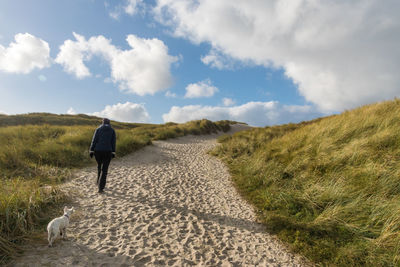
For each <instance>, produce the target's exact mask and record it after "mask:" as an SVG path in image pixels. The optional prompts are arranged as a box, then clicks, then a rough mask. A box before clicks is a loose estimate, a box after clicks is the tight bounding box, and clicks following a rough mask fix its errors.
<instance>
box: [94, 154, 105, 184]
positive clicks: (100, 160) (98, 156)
mask: <svg viewBox="0 0 400 267" xmlns="http://www.w3.org/2000/svg"><path fill="white" fill-rule="evenodd" d="M94 158H95V159H96V162H97V182H96V184H97V186H98V185H99V179H100V175H101V169H102V167H103V166H102V165H103V160H104V159H103V158H104V157H103V155H102V153H101V152H100V151H95V152H94Z"/></svg>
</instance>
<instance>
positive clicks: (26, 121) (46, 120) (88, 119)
mask: <svg viewBox="0 0 400 267" xmlns="http://www.w3.org/2000/svg"><path fill="white" fill-rule="evenodd" d="M100 121H101V119H100V118H98V117H95V116H89V115H86V114H78V115H68V114H53V113H28V114H17V115H4V114H0V127H4V126H18V125H45V124H47V125H53V126H73V125H81V126H96V125H98V124H99V122H100ZM111 123H112V125H113V127H114V128H116V129H131V128H135V127H138V126H144V125H149V124H145V123H125V122H117V121H112V122H111Z"/></svg>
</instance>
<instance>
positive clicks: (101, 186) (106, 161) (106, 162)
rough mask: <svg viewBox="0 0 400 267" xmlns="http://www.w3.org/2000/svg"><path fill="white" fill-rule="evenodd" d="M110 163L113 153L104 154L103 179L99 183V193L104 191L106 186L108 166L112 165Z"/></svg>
mask: <svg viewBox="0 0 400 267" xmlns="http://www.w3.org/2000/svg"><path fill="white" fill-rule="evenodd" d="M110 162H111V152H104V154H103V166H102V169H101V177H100V183H99V191H103V189H104V187H105V186H106V181H107V173H108V166H109V165H110Z"/></svg>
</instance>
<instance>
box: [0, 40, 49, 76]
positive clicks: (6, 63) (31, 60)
mask: <svg viewBox="0 0 400 267" xmlns="http://www.w3.org/2000/svg"><path fill="white" fill-rule="evenodd" d="M14 39H15V42H12V43H10V44H9V46H8V47H4V46H2V45H0V71H4V72H10V73H24V74H27V73H29V72H31V71H33V70H34V69H43V68H46V67H49V66H50V47H49V44H48V43H47V42H45V41H43V40H42V39H40V38H37V37H35V36H33V35H31V34H29V33H18V34H16V35H15V36H14Z"/></svg>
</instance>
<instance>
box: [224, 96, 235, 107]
mask: <svg viewBox="0 0 400 267" xmlns="http://www.w3.org/2000/svg"><path fill="white" fill-rule="evenodd" d="M222 104H223V105H224V106H225V107H229V106H233V105H234V104H235V101H234V100H233V99H232V98H227V97H224V98H223V99H222Z"/></svg>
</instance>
